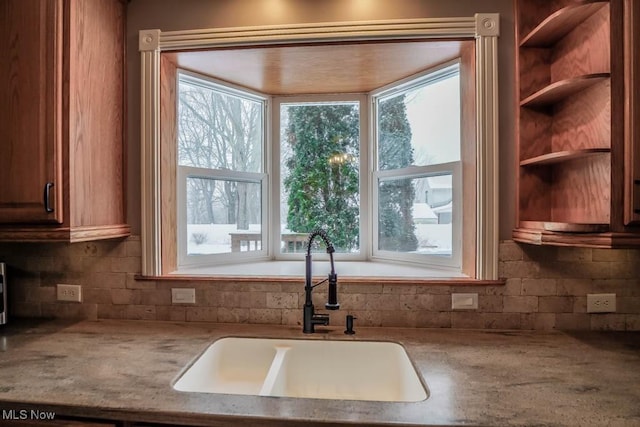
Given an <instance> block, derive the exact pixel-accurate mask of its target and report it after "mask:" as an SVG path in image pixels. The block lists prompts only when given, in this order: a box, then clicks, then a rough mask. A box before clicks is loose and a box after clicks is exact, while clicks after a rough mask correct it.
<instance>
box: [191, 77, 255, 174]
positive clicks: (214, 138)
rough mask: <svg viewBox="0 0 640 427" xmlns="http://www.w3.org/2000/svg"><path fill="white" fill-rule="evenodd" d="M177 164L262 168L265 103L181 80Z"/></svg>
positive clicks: (249, 170)
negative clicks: (263, 112)
mask: <svg viewBox="0 0 640 427" xmlns="http://www.w3.org/2000/svg"><path fill="white" fill-rule="evenodd" d="M179 92H180V96H179V103H178V164H179V165H184V166H196V167H202V168H208V169H229V170H234V171H240V172H262V138H263V132H262V121H263V117H262V111H263V108H262V103H261V102H258V101H254V100H250V99H247V98H242V97H239V96H233V95H230V94H227V93H224V92H221V91H217V90H215V89H214V88H212V87H207V86H206V82H203V85H198V84H192V83H190V82H186V81H184V80H180V82H179Z"/></svg>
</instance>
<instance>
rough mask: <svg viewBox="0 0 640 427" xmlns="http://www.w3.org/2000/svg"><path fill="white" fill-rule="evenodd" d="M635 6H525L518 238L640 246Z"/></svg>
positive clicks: (596, 0)
mask: <svg viewBox="0 0 640 427" xmlns="http://www.w3.org/2000/svg"><path fill="white" fill-rule="evenodd" d="M633 2H634V0H611V1H600V0H556V1H549V2H540V1H537V0H518V1H517V2H516V46H517V47H516V73H517V75H516V81H517V90H516V93H517V96H518V99H517V105H518V109H517V114H516V132H517V135H516V140H517V153H518V158H517V162H518V170H519V172H518V181H517V193H518V200H517V203H518V205H517V207H516V212H517V225H516V229H515V230H514V232H513V239H514V240H515V241H518V242H524V243H534V244H550V245H562V246H589V247H631V246H640V228H639V227H637V226H635V223H636V222H637V219H638V218H640V216H638V215H640V211H638V212H637V213H636V214H633V212H634V209H636V208H635V207H634V203H635V204H638V202H640V201H639V200H638V199H637V196H638V191H637V190H636V188H635V187H634V182H635V180H637V178H638V177H637V176H634V165H637V161H638V159H637V157H638V155H639V154H640V153H638V149H637V148H635V147H638V146H640V139H639V138H638V136H640V135H638V134H636V135H635V136H634V135H632V133H631V130H634V129H637V125H636V124H634V122H637V119H636V120H635V121H634V120H633V113H632V112H630V111H628V108H629V107H628V106H629V105H632V106H633V105H634V103H631V104H630V100H631V99H632V98H633V97H636V102H635V105H636V106H637V95H635V93H637V92H638V90H640V89H639V88H638V81H637V78H636V80H635V82H633V84H631V83H632V82H631V80H630V75H631V74H630V70H632V71H633V70H635V69H634V68H633V67H632V65H629V64H635V65H636V67H637V54H636V53H634V50H633V49H637V43H638V41H637V35H636V36H635V40H636V41H635V43H636V45H635V47H634V46H631V45H630V43H632V40H633V39H632V38H631V35H632V33H633V31H634V30H633V25H632V19H630V18H629V17H628V16H627V14H628V11H627V10H625V9H629V8H633V7H634V6H633ZM636 9H637V6H636ZM636 12H637V11H636ZM635 21H636V22H637V17H636V18H635ZM635 32H636V33H637V25H636V29H635ZM630 40H631V41H630ZM636 52H637V50H636ZM634 88H635V89H634ZM636 114H637V111H636ZM634 126H635V128H634ZM634 148H635V149H634ZM634 153H635V154H634ZM634 156H635V160H634ZM630 159H631V160H630ZM634 162H635V163H634ZM638 172H640V171H638V170H637V166H635V174H636V175H637V174H638ZM634 191H635V193H636V195H635V197H636V198H635V199H634ZM633 215H635V217H634V216H633Z"/></svg>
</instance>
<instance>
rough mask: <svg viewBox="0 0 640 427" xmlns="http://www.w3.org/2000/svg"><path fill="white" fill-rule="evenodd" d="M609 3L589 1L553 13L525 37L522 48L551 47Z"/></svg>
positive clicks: (597, 0)
mask: <svg viewBox="0 0 640 427" xmlns="http://www.w3.org/2000/svg"><path fill="white" fill-rule="evenodd" d="M607 3H608V2H607V1H601V0H596V1H594V0H587V1H581V2H579V3H577V4H572V5H569V6H566V7H564V8H562V9H560V10H558V11H556V12H554V13H552V14H551V15H550V16H549V17H547V18H546V19H545V20H544V21H542V22H541V23H540V24H539V25H538V26H537V27H535V28H534V29H533V30H532V31H531V32H530V33H529V34H527V35H526V36H525V37H523V38H522V40H521V41H520V46H525V47H546V46H551V45H553V44H555V43H556V42H557V41H558V40H560V39H561V38H562V37H564V36H566V35H567V34H568V33H569V32H570V31H571V30H573V29H574V28H575V27H576V26H578V25H580V24H581V23H582V22H584V21H585V20H586V19H587V18H589V17H590V16H591V15H593V14H594V13H596V12H597V11H598V10H600V9H601V8H602V7H604V6H605V5H606V4H607Z"/></svg>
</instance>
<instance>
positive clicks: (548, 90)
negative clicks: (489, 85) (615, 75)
mask: <svg viewBox="0 0 640 427" xmlns="http://www.w3.org/2000/svg"><path fill="white" fill-rule="evenodd" d="M610 76H611V74H610V73H595V74H587V75H584V76H579V77H574V78H570V79H565V80H560V81H558V82H555V83H551V84H550V85H548V86H547V87H545V88H543V89H541V90H539V91H537V92H536V93H534V94H532V95H529V96H528V97H526V98H525V99H523V100H522V101H521V102H520V106H522V107H545V106H549V105H553V104H555V103H557V102H559V101H562V100H563V99H565V98H568V97H569V96H571V95H574V94H576V93H578V92H580V91H583V90H585V89H586V88H588V87H591V86H593V85H595V84H596V83H599V82H601V81H603V80H606V79H608V78H609V77H610Z"/></svg>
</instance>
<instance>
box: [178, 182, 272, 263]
mask: <svg viewBox="0 0 640 427" xmlns="http://www.w3.org/2000/svg"><path fill="white" fill-rule="evenodd" d="M261 196H262V190H261V184H260V183H259V182H244V181H232V180H220V179H210V178H200V177H197V178H194V177H188V178H187V235H186V236H185V237H186V239H187V254H189V255H196V254H198V255H202V254H219V253H228V252H240V251H254V250H260V249H261V248H262V244H261V243H262V242H261V231H262V230H261V226H260V222H261V212H262V199H261Z"/></svg>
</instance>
